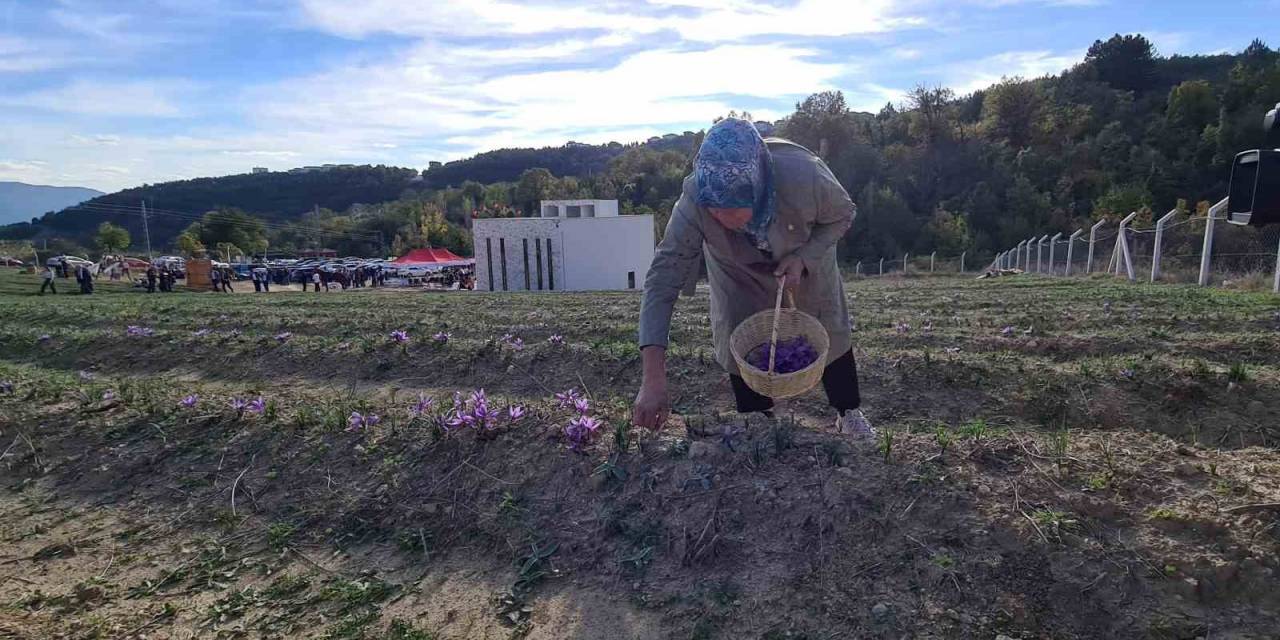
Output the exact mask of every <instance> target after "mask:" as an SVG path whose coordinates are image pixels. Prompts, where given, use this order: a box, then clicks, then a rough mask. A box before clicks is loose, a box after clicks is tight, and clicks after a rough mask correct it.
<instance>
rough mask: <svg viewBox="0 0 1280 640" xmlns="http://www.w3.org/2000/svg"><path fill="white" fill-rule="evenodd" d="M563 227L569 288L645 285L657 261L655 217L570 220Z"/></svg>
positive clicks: (635, 286)
mask: <svg viewBox="0 0 1280 640" xmlns="http://www.w3.org/2000/svg"><path fill="white" fill-rule="evenodd" d="M561 229H562V230H563V231H564V243H563V244H564V256H565V259H564V265H565V274H564V279H565V284H566V288H567V289H571V290H575V291H600V290H613V289H628V288H630V289H641V288H643V287H644V276H645V274H646V273H648V272H649V264H650V263H652V262H653V248H654V232H653V216H647V215H646V216H617V217H615V218H596V219H594V220H592V219H586V218H584V219H578V220H573V219H567V220H563V221H562V224H561ZM629 275H630V277H628V276H629ZM629 285H630V286H629Z"/></svg>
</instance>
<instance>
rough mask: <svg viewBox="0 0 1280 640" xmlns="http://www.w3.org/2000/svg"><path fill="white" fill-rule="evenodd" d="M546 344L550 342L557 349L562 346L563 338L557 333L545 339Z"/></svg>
mask: <svg viewBox="0 0 1280 640" xmlns="http://www.w3.org/2000/svg"><path fill="white" fill-rule="evenodd" d="M547 342H550V343H551V344H553V345H555V346H557V347H561V346H564V336H562V335H560V334H558V333H557V334H555V335H553V336H551V337H550V338H547Z"/></svg>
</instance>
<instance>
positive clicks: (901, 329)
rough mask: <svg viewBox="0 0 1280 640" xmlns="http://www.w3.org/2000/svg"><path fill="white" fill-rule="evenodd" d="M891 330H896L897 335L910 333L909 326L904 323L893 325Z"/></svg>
mask: <svg viewBox="0 0 1280 640" xmlns="http://www.w3.org/2000/svg"><path fill="white" fill-rule="evenodd" d="M893 328H894V329H895V330H897V332H898V333H908V332H910V331H911V325H909V324H907V323H905V322H899V323H898V324H895V325H893Z"/></svg>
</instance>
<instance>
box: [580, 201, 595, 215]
mask: <svg viewBox="0 0 1280 640" xmlns="http://www.w3.org/2000/svg"><path fill="white" fill-rule="evenodd" d="M582 217H584V218H594V217H596V206H595V205H594V204H584V205H582Z"/></svg>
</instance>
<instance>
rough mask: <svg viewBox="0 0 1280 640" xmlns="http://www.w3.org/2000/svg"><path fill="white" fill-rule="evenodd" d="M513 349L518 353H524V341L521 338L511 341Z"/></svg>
mask: <svg viewBox="0 0 1280 640" xmlns="http://www.w3.org/2000/svg"><path fill="white" fill-rule="evenodd" d="M511 348H512V349H515V350H516V351H523V350H524V340H522V339H520V338H516V339H514V340H512V341H511Z"/></svg>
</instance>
